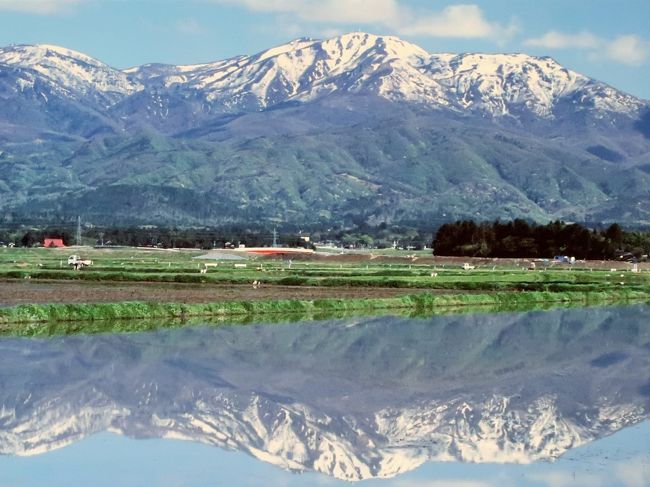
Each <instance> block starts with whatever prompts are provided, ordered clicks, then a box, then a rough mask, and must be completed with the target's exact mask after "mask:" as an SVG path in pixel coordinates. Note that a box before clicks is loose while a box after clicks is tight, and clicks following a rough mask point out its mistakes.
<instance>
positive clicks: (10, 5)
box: [0, 0, 85, 15]
mask: <svg viewBox="0 0 650 487" xmlns="http://www.w3.org/2000/svg"><path fill="white" fill-rule="evenodd" d="M84 1H85V0H0V11H10V12H23V13H30V14H38V15H50V14H56V13H59V12H62V11H64V10H67V9H69V8H70V7H72V6H74V5H77V4H80V3H83V2H84Z"/></svg>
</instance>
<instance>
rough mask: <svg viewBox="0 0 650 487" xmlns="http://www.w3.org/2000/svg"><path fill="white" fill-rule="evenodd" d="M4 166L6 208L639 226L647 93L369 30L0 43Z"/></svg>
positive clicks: (646, 163)
mask: <svg viewBox="0 0 650 487" xmlns="http://www.w3.org/2000/svg"><path fill="white" fill-rule="evenodd" d="M0 164H5V165H6V167H7V168H10V169H11V170H7V171H4V172H3V176H2V177H1V178H0V210H1V211H2V213H3V214H5V215H9V217H8V218H12V219H14V220H17V219H21V218H26V217H27V218H30V219H34V218H36V219H45V220H48V221H49V220H50V219H51V216H52V214H56V215H57V217H60V218H64V219H65V218H67V217H68V215H77V214H84V215H86V216H87V218H88V219H89V220H93V221H94V222H96V223H109V224H132V223H135V222H138V223H143V224H144V223H162V224H169V223H174V224H183V225H187V224H201V225H211V226H218V225H221V224H226V223H228V224H229V223H232V222H242V219H245V220H246V223H248V222H259V221H264V220H268V219H276V220H285V221H289V220H291V221H292V222H293V223H297V224H298V223H299V224H317V225H321V224H325V225H329V226H331V225H333V224H335V225H339V224H344V225H348V224H350V222H353V221H359V220H365V221H369V222H371V223H373V224H375V223H378V222H386V223H390V222H399V221H409V222H414V221H421V222H424V221H428V222H431V223H433V224H435V223H437V222H444V221H447V220H449V219H458V218H477V217H478V218H481V219H483V218H489V219H493V218H504V219H511V218H527V219H533V220H538V221H548V220H549V219H557V218H560V219H566V220H570V221H579V222H612V221H618V222H619V223H627V222H633V223H634V224H635V225H638V224H640V223H641V224H644V223H645V224H650V211H649V210H648V209H647V208H646V207H645V206H643V205H639V204H637V202H638V201H645V200H647V199H648V197H649V195H648V191H650V190H649V189H648V188H650V170H649V169H648V168H649V167H650V103H648V102H647V101H645V100H641V99H639V98H636V97H634V96H631V95H628V94H625V93H623V92H621V91H618V90H616V89H614V88H613V87H611V86H608V85H606V84H604V83H601V82H599V81H596V80H592V79H590V78H588V77H586V76H583V75H581V74H578V73H576V72H574V71H571V70H570V69H567V68H565V67H563V66H561V65H559V64H558V63H557V62H555V61H554V60H552V59H550V58H546V57H542V58H538V57H532V56H528V55H525V54H432V53H428V52H426V51H425V50H424V49H422V48H420V47H418V46H416V45H414V44H411V43H409V42H406V41H403V40H400V39H398V38H396V37H391V36H376V35H371V34H365V33H351V34H346V35H343V36H339V37H335V38H332V39H327V40H314V39H297V40H295V41H292V42H289V43H287V44H284V45H281V46H277V47H275V48H272V49H269V50H266V51H263V52H260V53H258V54H255V55H251V56H238V57H234V58H231V59H226V60H222V61H216V62H211V63H205V64H197V65H180V66H172V65H164V64H147V65H143V66H137V67H133V68H129V69H125V70H119V69H115V68H111V67H109V66H107V65H106V64H104V63H102V62H100V61H98V60H95V59H93V58H91V57H89V56H86V55H84V54H80V53H78V52H75V51H71V50H69V49H65V48H60V47H56V46H48V45H37V46H9V47H5V48H2V49H0ZM3 167H4V166H3ZM458 174H463V177H462V178H461V177H458ZM116 195H120V196H119V197H116ZM378 196H379V197H378ZM622 219H623V220H622Z"/></svg>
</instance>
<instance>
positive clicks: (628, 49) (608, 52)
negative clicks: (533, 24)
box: [524, 30, 650, 66]
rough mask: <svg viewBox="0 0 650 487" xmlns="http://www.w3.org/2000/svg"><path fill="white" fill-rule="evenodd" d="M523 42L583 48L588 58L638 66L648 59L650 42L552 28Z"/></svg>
mask: <svg viewBox="0 0 650 487" xmlns="http://www.w3.org/2000/svg"><path fill="white" fill-rule="evenodd" d="M524 44H525V45H526V46H532V47H543V48H545V49H583V50H587V51H589V59H593V60H598V59H603V58H604V59H609V60H611V61H615V62H617V63H620V64H627V65H629V66H640V65H642V64H645V62H646V61H647V60H648V59H650V42H649V41H647V40H645V39H643V38H641V37H639V36H636V35H622V36H619V37H617V38H615V39H613V40H612V39H604V38H601V37H597V36H595V35H594V34H592V33H591V32H588V31H582V32H579V33H577V34H566V33H563V32H558V31H554V30H552V31H549V32H547V33H546V34H544V35H543V36H541V37H535V38H531V39H526V40H525V41H524Z"/></svg>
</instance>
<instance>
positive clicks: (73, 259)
mask: <svg viewBox="0 0 650 487" xmlns="http://www.w3.org/2000/svg"><path fill="white" fill-rule="evenodd" d="M68 265H71V266H73V267H74V268H75V269H80V268H82V267H85V266H91V265H93V261H92V260H89V259H82V258H81V257H79V256H78V255H71V256H70V257H68Z"/></svg>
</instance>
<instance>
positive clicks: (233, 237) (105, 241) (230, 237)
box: [0, 225, 309, 249]
mask: <svg viewBox="0 0 650 487" xmlns="http://www.w3.org/2000/svg"><path fill="white" fill-rule="evenodd" d="M45 238H61V239H63V243H64V244H65V245H75V244H76V228H75V226H73V225H70V226H67V227H62V226H56V227H47V228H43V229H28V230H21V229H16V230H0V242H2V243H4V244H8V243H10V242H11V243H14V244H15V245H17V246H20V247H35V246H40V245H42V244H43V242H44V239H45ZM277 241H278V243H280V244H282V245H285V246H291V247H298V246H303V247H306V246H309V243H307V242H305V241H304V240H303V239H301V238H300V235H299V234H293V233H284V232H279V233H278V237H277ZM272 243H273V235H272V233H271V232H269V231H268V230H265V229H255V230H253V229H245V228H237V227H230V228H220V229H201V228H199V229H193V228H184V229H179V228H159V227H153V226H152V227H128V228H100V227H90V228H88V227H84V228H83V229H82V233H81V244H82V245H105V246H129V247H161V248H202V249H210V248H213V247H216V248H225V247H236V246H239V245H240V244H243V245H246V246H248V247H257V246H270V245H272Z"/></svg>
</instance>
